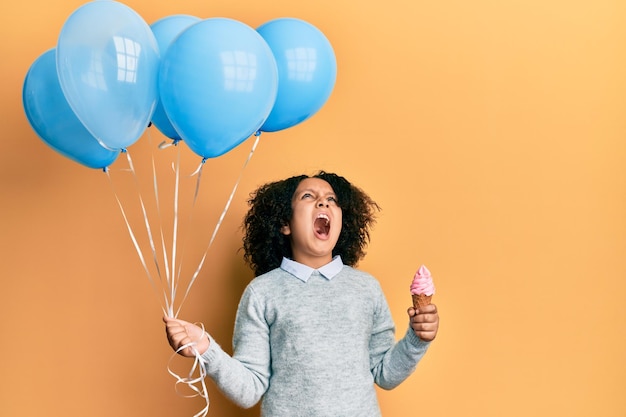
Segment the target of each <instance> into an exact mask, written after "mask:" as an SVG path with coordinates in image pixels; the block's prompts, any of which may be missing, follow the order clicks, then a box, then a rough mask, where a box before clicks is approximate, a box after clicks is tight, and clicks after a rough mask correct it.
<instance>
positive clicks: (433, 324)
mask: <svg viewBox="0 0 626 417" xmlns="http://www.w3.org/2000/svg"><path fill="white" fill-rule="evenodd" d="M407 313H408V314H409V318H410V321H411V328H412V329H413V332H415V335H416V336H417V337H419V338H420V339H422V340H423V341H425V342H431V341H433V340H434V339H435V337H436V336H437V330H439V314H438V313H437V306H436V305H434V304H429V305H427V306H425V307H422V308H421V309H419V310H416V309H415V308H413V307H410V308H409V309H408V310H407Z"/></svg>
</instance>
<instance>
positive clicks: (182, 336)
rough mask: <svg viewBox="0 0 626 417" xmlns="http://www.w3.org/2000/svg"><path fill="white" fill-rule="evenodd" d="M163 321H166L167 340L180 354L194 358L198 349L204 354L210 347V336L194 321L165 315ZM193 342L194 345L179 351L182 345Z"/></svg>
mask: <svg viewBox="0 0 626 417" xmlns="http://www.w3.org/2000/svg"><path fill="white" fill-rule="evenodd" d="M163 321H164V322H165V333H166V334H167V340H168V341H169V343H170V346H171V347H172V349H174V350H175V351H177V352H178V353H179V354H180V355H182V356H185V357H188V358H192V357H195V356H196V353H195V352H196V351H197V352H198V353H199V354H200V355H202V354H203V353H204V352H206V351H207V349H208V348H209V343H210V342H209V336H208V335H207V334H206V333H205V332H204V330H203V329H202V328H200V327H198V326H196V325H195V324H193V323H189V322H186V321H184V320H179V319H175V318H171V317H163ZM191 343H193V344H194V345H193V346H191V345H190V346H187V347H186V348H184V349H181V350H180V351H179V349H180V348H181V347H182V346H185V345H188V344H191ZM194 349H195V350H194Z"/></svg>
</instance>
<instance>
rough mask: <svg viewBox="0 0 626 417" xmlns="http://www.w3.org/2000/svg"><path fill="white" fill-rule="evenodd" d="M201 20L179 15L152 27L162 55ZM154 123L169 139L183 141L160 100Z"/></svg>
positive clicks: (156, 23)
mask: <svg viewBox="0 0 626 417" xmlns="http://www.w3.org/2000/svg"><path fill="white" fill-rule="evenodd" d="M200 20H201V19H200V18H199V17H195V16H189V15H184V14H179V15H173V16H167V17H164V18H162V19H159V20H157V21H156V22H154V23H153V24H152V25H150V28H151V29H152V33H154V37H155V38H156V41H157V44H158V45H159V50H160V51H161V55H162V56H164V55H165V52H166V51H167V48H169V46H170V44H171V43H172V42H173V41H174V39H175V38H176V37H177V36H178V35H179V34H180V33H181V32H182V31H183V30H185V29H187V28H188V27H189V26H191V25H193V24H194V23H198V22H199V21H200ZM152 123H153V124H154V125H155V126H156V127H157V129H159V131H160V132H161V133H163V134H164V135H165V136H167V137H168V138H170V139H174V140H180V139H182V138H181V137H180V135H179V134H178V132H177V131H176V129H174V126H172V123H171V122H170V119H168V117H167V114H166V113H165V109H164V108H163V104H161V100H160V99H158V100H157V105H156V109H155V110H154V114H153V115H152Z"/></svg>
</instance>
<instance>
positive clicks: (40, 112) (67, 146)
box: [22, 49, 120, 168]
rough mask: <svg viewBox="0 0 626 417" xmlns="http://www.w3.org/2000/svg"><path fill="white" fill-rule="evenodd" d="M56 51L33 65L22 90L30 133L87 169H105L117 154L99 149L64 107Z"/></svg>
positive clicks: (43, 55) (65, 105)
mask: <svg viewBox="0 0 626 417" xmlns="http://www.w3.org/2000/svg"><path fill="white" fill-rule="evenodd" d="M55 55H56V50H55V49H50V50H48V51H46V52H44V53H43V54H42V55H41V56H40V57H39V58H37V59H36V60H35V62H33V64H32V65H31V67H30V69H29V70H28V73H27V74H26V79H25V80H24V87H23V90H22V103H23V105H24V111H25V112H26V117H27V118H28V122H29V123H30V125H31V127H32V128H33V130H34V131H35V132H36V133H37V135H39V137H40V138H41V139H42V140H43V141H44V143H46V144H47V145H48V146H50V147H51V148H52V149H54V150H55V151H57V152H58V153H60V154H61V155H63V156H65V157H67V158H70V159H72V160H73V161H76V162H78V163H80V164H83V165H85V166H87V167H89V168H106V167H108V166H109V165H111V164H112V163H113V161H115V159H116V158H117V156H118V154H119V153H120V151H112V150H110V149H105V148H103V147H102V146H101V145H100V143H98V141H97V140H96V138H94V137H93V136H92V135H91V133H89V131H88V130H87V129H86V128H85V126H83V124H82V123H81V122H80V120H78V118H77V117H76V115H75V114H74V112H73V111H72V109H71V107H70V105H69V104H68V103H67V100H66V99H65V96H64V95H63V90H61V84H59V78H58V77H57V68H56V58H55Z"/></svg>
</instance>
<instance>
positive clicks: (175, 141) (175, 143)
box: [172, 139, 180, 146]
mask: <svg viewBox="0 0 626 417" xmlns="http://www.w3.org/2000/svg"><path fill="white" fill-rule="evenodd" d="M178 142H180V139H173V142H172V145H174V146H178Z"/></svg>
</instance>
